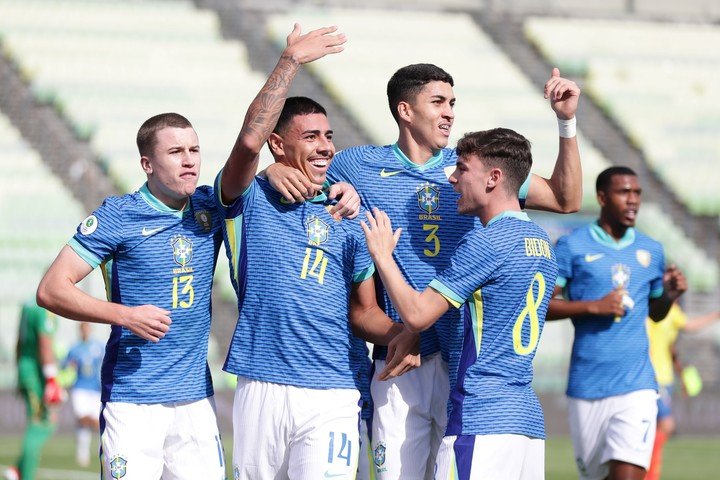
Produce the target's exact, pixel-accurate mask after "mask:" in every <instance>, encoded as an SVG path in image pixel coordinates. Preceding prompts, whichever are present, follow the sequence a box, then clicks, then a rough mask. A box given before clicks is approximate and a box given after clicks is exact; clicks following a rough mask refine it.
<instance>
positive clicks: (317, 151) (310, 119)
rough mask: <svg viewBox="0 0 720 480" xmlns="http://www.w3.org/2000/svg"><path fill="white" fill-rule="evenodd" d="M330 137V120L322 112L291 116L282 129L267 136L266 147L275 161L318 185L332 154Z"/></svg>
mask: <svg viewBox="0 0 720 480" xmlns="http://www.w3.org/2000/svg"><path fill="white" fill-rule="evenodd" d="M332 137H333V131H332V130H331V129H330V122H328V119H327V117H326V116H325V115H323V114H322V113H311V114H308V115H295V116H294V117H293V118H292V119H291V120H290V122H289V123H288V125H287V127H285V128H284V129H283V131H282V132H280V133H279V134H278V133H273V134H272V135H271V138H270V147H271V150H272V152H273V155H274V156H275V158H276V160H277V161H279V162H282V163H284V164H286V165H289V166H291V167H294V168H297V169H298V170H300V171H301V172H302V173H303V174H305V176H306V177H307V178H308V179H309V180H310V181H311V182H313V183H317V184H322V183H323V182H325V176H326V174H327V169H328V167H329V166H330V162H331V161H332V158H333V156H334V155H335V144H333V141H332Z"/></svg>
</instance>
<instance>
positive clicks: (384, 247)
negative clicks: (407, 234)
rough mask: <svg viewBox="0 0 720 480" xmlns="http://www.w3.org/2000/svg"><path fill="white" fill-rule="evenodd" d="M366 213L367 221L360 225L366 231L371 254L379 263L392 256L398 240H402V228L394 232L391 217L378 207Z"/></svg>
mask: <svg viewBox="0 0 720 480" xmlns="http://www.w3.org/2000/svg"><path fill="white" fill-rule="evenodd" d="M365 213H366V215H367V223H365V222H360V226H361V227H362V229H363V232H365V240H366V241H367V246H368V251H369V252H370V256H371V257H372V259H373V261H374V262H375V264H376V265H377V264H378V263H380V262H382V261H385V260H388V259H391V258H392V252H393V250H395V246H396V245H397V242H398V240H400V234H401V233H402V228H398V229H397V230H395V231H394V232H393V229H392V222H391V221H390V217H388V215H387V214H386V213H385V212H383V211H382V210H380V209H378V208H373V209H372V212H370V211H368V212H365Z"/></svg>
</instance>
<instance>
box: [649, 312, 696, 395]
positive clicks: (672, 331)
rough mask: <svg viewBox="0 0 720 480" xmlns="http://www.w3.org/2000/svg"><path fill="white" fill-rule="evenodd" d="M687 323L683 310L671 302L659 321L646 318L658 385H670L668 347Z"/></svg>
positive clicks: (671, 376)
mask: <svg viewBox="0 0 720 480" xmlns="http://www.w3.org/2000/svg"><path fill="white" fill-rule="evenodd" d="M686 323H687V316H686V315H685V312H683V311H682V309H681V308H680V307H679V306H678V305H677V303H673V305H672V307H670V311H669V312H668V314H667V316H666V317H665V318H664V319H662V320H661V321H659V322H653V321H652V320H651V319H649V318H648V319H647V331H648V340H649V341H650V361H651V362H652V364H653V367H654V368H655V377H656V378H657V381H658V383H659V384H660V385H672V383H673V379H674V373H673V362H672V354H671V352H670V347H672V344H673V343H675V339H677V336H678V333H679V332H680V330H682V328H683V327H684V326H685V324H686Z"/></svg>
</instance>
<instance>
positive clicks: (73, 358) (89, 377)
mask: <svg viewBox="0 0 720 480" xmlns="http://www.w3.org/2000/svg"><path fill="white" fill-rule="evenodd" d="M104 352H105V346H104V345H103V343H102V342H99V341H97V340H87V341H84V342H82V341H81V342H78V343H76V344H75V345H73V347H72V348H71V349H70V351H69V352H68V354H67V357H66V358H65V362H64V363H63V368H67V367H68V366H72V367H73V368H74V369H75V371H76V372H77V377H76V379H75V383H74V384H73V386H72V388H77V389H80V390H92V391H94V392H99V391H100V390H101V389H100V367H101V366H102V361H103V354H104Z"/></svg>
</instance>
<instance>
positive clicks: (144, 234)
mask: <svg viewBox="0 0 720 480" xmlns="http://www.w3.org/2000/svg"><path fill="white" fill-rule="evenodd" d="M162 229H163V227H158V228H153V229H151V230H148V228H147V227H143V229H142V236H143V237H149V236H150V235H152V234H153V233H156V232H159V231H160V230H162Z"/></svg>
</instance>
